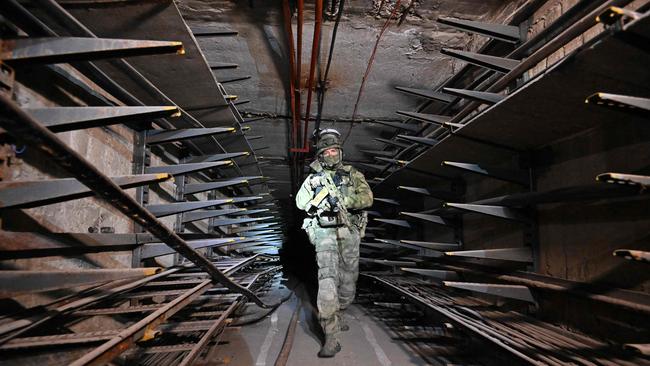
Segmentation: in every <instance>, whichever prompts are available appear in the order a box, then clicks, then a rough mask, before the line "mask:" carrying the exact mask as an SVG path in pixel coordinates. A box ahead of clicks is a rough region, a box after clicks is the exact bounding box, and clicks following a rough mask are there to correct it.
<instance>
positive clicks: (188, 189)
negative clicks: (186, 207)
mask: <svg viewBox="0 0 650 366" xmlns="http://www.w3.org/2000/svg"><path fill="white" fill-rule="evenodd" d="M247 183H248V180H247V179H246V178H245V177H242V178H235V179H226V180H218V181H212V182H209V183H190V184H186V185H185V190H184V191H183V194H185V195H188V194H195V193H200V192H205V191H211V190H213V189H220V188H226V187H232V186H236V185H240V184H247Z"/></svg>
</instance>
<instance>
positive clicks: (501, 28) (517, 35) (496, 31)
mask: <svg viewBox="0 0 650 366" xmlns="http://www.w3.org/2000/svg"><path fill="white" fill-rule="evenodd" d="M437 22H438V23H441V24H444V25H448V26H450V27H453V28H456V29H460V30H463V31H466V32H469V33H476V34H481V35H484V36H487V37H490V38H494V39H498V40H500V41H504V42H509V43H519V42H521V41H522V39H521V32H520V30H519V27H516V26H514V25H506V24H494V23H485V22H477V21H473V20H465V19H453V18H438V19H437Z"/></svg>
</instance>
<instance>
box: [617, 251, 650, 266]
mask: <svg viewBox="0 0 650 366" xmlns="http://www.w3.org/2000/svg"><path fill="white" fill-rule="evenodd" d="M613 254H614V256H616V257H623V258H625V259H627V260H631V261H638V262H645V263H650V252H647V251H643V250H633V249H617V250H615V251H614V253H613Z"/></svg>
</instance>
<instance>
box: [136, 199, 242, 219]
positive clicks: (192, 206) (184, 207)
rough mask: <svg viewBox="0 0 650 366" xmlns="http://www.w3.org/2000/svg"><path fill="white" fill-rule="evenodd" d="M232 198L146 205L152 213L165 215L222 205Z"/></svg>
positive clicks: (229, 201)
mask: <svg viewBox="0 0 650 366" xmlns="http://www.w3.org/2000/svg"><path fill="white" fill-rule="evenodd" d="M233 202H234V200H233V199H232V198H224V199H218V200H207V201H196V202H175V203H162V204H154V205H146V206H145V207H146V208H147V210H148V211H149V212H151V214H153V215H154V216H156V217H165V216H170V215H176V214H179V213H183V212H188V211H194V210H200V209H202V208H208V207H212V206H220V205H225V204H228V203H233Z"/></svg>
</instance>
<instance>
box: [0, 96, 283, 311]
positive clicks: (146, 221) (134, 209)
mask: <svg viewBox="0 0 650 366" xmlns="http://www.w3.org/2000/svg"><path fill="white" fill-rule="evenodd" d="M0 126H2V127H3V128H4V129H5V130H7V132H8V133H10V134H11V135H12V136H14V137H15V138H16V139H17V140H19V141H22V142H24V143H25V144H27V145H30V146H32V147H33V148H34V149H35V150H37V151H40V152H41V153H42V154H44V156H47V157H50V158H52V159H53V160H54V162H55V163H56V164H57V165H59V166H60V167H61V168H63V169H64V170H66V171H68V172H69V173H70V174H72V175H73V176H74V177H75V178H77V179H78V180H79V181H80V182H81V183H83V184H84V185H86V186H87V187H88V188H90V189H92V190H93V191H94V192H95V193H97V195H98V196H99V197H101V198H102V199H104V200H106V201H107V202H108V203H109V204H111V205H112V206H113V207H115V208H116V209H117V210H119V211H120V212H122V213H123V214H125V215H126V216H127V217H129V218H131V219H132V220H134V221H135V222H136V223H137V224H139V225H140V226H142V227H143V228H144V229H146V230H147V231H149V232H150V233H151V234H153V235H155V236H156V237H157V238H158V239H160V240H161V241H162V242H164V243H165V244H167V245H168V246H169V247H171V248H173V249H174V250H176V251H177V252H178V253H179V254H181V255H183V256H184V257H185V258H187V259H188V260H189V261H191V262H192V263H194V264H195V265H196V266H197V267H199V268H201V269H203V270H204V271H206V272H207V273H209V274H210V276H211V277H212V279H213V280H215V281H217V282H219V283H221V284H222V285H224V286H225V287H227V288H228V289H230V290H232V291H234V292H237V293H240V294H242V295H244V296H247V297H248V298H250V299H251V300H252V301H253V302H255V303H256V304H257V305H259V306H260V307H263V308H270V307H273V305H274V304H271V305H269V304H265V303H264V302H262V300H260V299H259V298H258V297H257V296H256V295H255V294H254V293H253V292H251V291H250V290H248V289H246V288H244V287H242V286H240V285H238V284H236V283H234V282H233V281H231V280H230V279H229V278H228V277H227V276H226V275H224V274H223V273H222V272H221V271H220V270H219V269H217V268H216V267H215V266H214V264H213V263H212V262H211V261H210V260H208V259H207V258H206V257H204V256H202V255H201V254H199V253H198V252H196V251H195V250H194V249H193V248H192V247H190V246H189V245H188V244H187V243H186V242H185V240H183V239H182V238H181V237H180V236H178V234H177V233H175V232H173V231H172V230H170V229H169V228H168V227H166V226H165V225H164V224H163V223H162V222H161V221H160V220H158V219H157V218H156V217H155V216H154V215H153V214H151V212H149V211H148V210H147V209H145V208H144V207H142V205H140V204H139V203H138V202H137V201H136V200H135V199H134V198H133V197H131V196H130V195H128V194H127V193H126V192H124V191H123V190H122V189H121V188H120V187H118V186H117V185H116V184H115V183H114V182H113V181H112V180H111V179H110V178H108V177H107V176H106V175H105V174H103V173H102V172H100V171H99V169H97V168H96V167H95V166H94V165H92V164H91V163H90V162H88V161H87V160H86V159H85V158H84V157H82V156H81V155H80V154H79V153H77V152H76V151H74V150H73V149H72V148H70V147H69V146H67V145H66V144H65V143H64V142H63V141H61V140H60V139H59V138H58V137H57V136H56V135H55V134H54V133H52V132H50V131H49V130H48V129H47V128H46V127H44V126H43V125H42V124H41V123H39V122H38V121H36V120H35V119H33V118H32V117H31V116H29V115H28V114H27V113H25V112H24V111H23V110H22V109H21V108H20V107H19V106H18V105H17V104H16V103H15V102H14V101H12V100H11V99H9V98H8V97H7V96H4V95H0Z"/></svg>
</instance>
